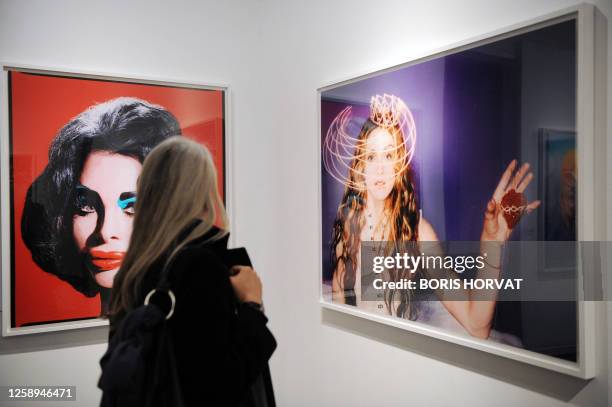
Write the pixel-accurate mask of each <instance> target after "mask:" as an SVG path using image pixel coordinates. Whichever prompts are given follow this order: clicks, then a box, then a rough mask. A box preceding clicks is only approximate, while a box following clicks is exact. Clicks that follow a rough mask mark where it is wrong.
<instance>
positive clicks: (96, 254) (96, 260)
mask: <svg viewBox="0 0 612 407" xmlns="http://www.w3.org/2000/svg"><path fill="white" fill-rule="evenodd" d="M124 256H125V252H104V251H102V250H92V251H91V263H92V264H93V265H94V266H96V268H97V269H98V270H100V271H109V270H113V269H116V268H119V267H120V266H121V262H122V261H123V257H124Z"/></svg>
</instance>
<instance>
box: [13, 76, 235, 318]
mask: <svg viewBox="0 0 612 407" xmlns="http://www.w3.org/2000/svg"><path fill="white" fill-rule="evenodd" d="M7 75H8V96H9V97H8V104H9V126H8V127H9V166H10V171H9V177H10V183H9V191H10V236H11V245H10V257H11V262H10V265H11V269H10V276H11V278H10V294H11V296H10V297H11V310H10V311H11V324H10V326H11V328H21V327H28V326H30V327H32V326H39V325H44V326H48V324H51V323H57V322H66V321H74V320H84V319H90V318H97V317H99V316H100V315H102V314H103V313H104V310H105V307H106V305H107V304H108V301H109V298H110V291H111V288H112V283H113V277H114V275H115V274H116V272H117V270H118V269H119V267H120V265H121V261H122V259H123V256H124V255H125V252H126V250H127V247H128V242H129V238H130V235H131V230H132V229H131V228H132V217H133V215H134V203H135V202H136V199H137V196H136V181H137V179H138V176H139V174H140V170H141V168H142V163H143V161H144V159H145V157H146V155H147V154H148V153H149V152H150V151H151V150H152V149H153V148H154V147H155V146H156V145H157V144H159V143H161V142H162V141H164V140H165V139H167V138H169V137H172V136H184V137H189V138H191V139H194V140H197V141H198V142H200V143H202V144H203V145H205V146H206V147H208V149H209V150H210V152H211V154H212V156H213V159H214V161H215V165H216V168H217V174H218V178H219V179H218V185H219V189H220V191H219V192H220V193H221V196H222V197H224V196H225V194H224V192H225V187H224V186H225V180H224V178H225V171H224V169H225V142H224V140H225V108H224V106H225V90H224V89H208V88H207V89H204V88H201V87H194V86H187V85H185V86H181V85H176V84H172V85H170V84H168V85H165V84H163V83H137V82H128V81H125V80H115V79H105V78H100V77H96V78H91V77H81V76H78V75H74V76H66V75H65V74H61V75H60V74H57V75H55V74H50V73H49V72H42V71H41V72H38V73H37V72H25V71H19V70H8V72H7ZM4 227H5V228H6V227H7V225H4ZM5 236H6V234H5ZM5 255H6V254H5ZM5 264H6V263H5ZM4 272H8V271H7V270H4ZM6 311H8V310H6Z"/></svg>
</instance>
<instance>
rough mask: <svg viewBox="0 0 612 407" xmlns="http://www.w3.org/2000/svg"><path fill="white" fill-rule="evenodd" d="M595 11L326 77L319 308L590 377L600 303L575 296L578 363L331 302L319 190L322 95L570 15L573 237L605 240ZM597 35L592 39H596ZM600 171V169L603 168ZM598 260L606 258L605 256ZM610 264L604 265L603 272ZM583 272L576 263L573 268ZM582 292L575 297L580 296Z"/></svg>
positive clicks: (600, 49)
mask: <svg viewBox="0 0 612 407" xmlns="http://www.w3.org/2000/svg"><path fill="white" fill-rule="evenodd" d="M598 13H599V12H598V10H597V9H596V8H595V7H594V6H592V5H588V4H580V5H577V6H573V7H569V8H566V9H562V10H559V11H556V12H553V13H549V14H546V15H543V16H539V17H536V18H534V19H531V20H529V21H525V22H522V23H519V24H515V25H512V26H509V27H505V28H502V29H500V30H496V31H494V32H491V33H488V34H484V35H481V36H478V37H475V38H472V39H469V40H466V41H461V42H459V43H456V44H452V45H449V46H447V47H444V48H442V49H437V50H434V51H431V52H427V53H426V54H424V55H420V56H418V57H416V58H414V59H411V60H410V61H406V62H405V63H402V64H399V65H396V66H392V67H388V68H384V69H380V70H377V71H375V72H366V73H362V74H359V75H352V76H351V77H349V78H344V79H340V80H337V81H333V82H331V83H327V84H325V85H323V86H321V87H319V88H318V89H317V116H318V117H317V118H318V138H317V143H318V150H317V153H318V161H317V163H316V165H317V174H318V177H319V179H318V205H319V208H318V213H319V217H320V218H319V226H318V227H319V230H318V239H319V240H318V243H319V245H318V250H319V260H320V261H319V273H318V276H317V278H318V284H319V287H320V292H319V303H320V306H321V307H322V308H324V309H328V310H333V311H337V312H341V313H345V314H350V315H353V316H356V317H359V318H364V319H367V320H370V321H374V322H378V323H381V324H384V325H389V326H393V327H396V328H400V329H404V330H407V331H411V332H415V333H419V334H422V335H427V336H429V337H432V338H437V339H440V340H444V341H448V342H451V343H454V344H457V345H461V346H466V347H469V348H473V349H477V350H481V351H483V352H488V353H491V354H494V355H498V356H501V357H505V358H509V359H513V360H516V361H520V362H524V363H526V364H530V365H534V366H538V367H541V368H545V369H549V370H552V371H555V372H559V373H563V374H567V375H570V376H574V377H578V378H581V379H591V378H593V377H594V376H595V372H596V366H595V364H596V353H595V349H596V346H595V338H594V335H593V332H594V327H595V318H596V307H597V302H595V301H578V304H577V317H578V321H577V336H576V338H577V355H578V356H577V361H576V362H571V361H567V360H562V359H559V358H556V357H552V356H548V355H544V354H540V353H537V352H534V351H529V350H525V349H521V348H518V347H514V346H510V345H505V344H499V343H492V342H490V341H487V340H481V339H477V338H474V337H470V336H468V335H457V334H455V333H452V332H449V331H446V330H443V329H439V328H436V327H433V326H429V325H427V324H424V323H420V322H417V321H410V320H406V319H399V318H395V317H391V316H385V315H383V314H378V313H371V312H367V311H364V310H362V309H359V308H357V307H354V306H350V305H344V304H339V303H334V302H332V301H330V300H329V298H330V294H329V291H328V290H329V287H326V286H325V285H324V284H323V281H324V274H323V273H324V271H323V265H322V262H323V250H322V247H323V244H324V243H325V242H324V240H323V236H327V234H325V235H324V234H323V226H322V225H323V201H322V199H323V194H322V175H323V171H324V168H323V162H322V159H321V157H322V154H321V152H322V144H321V140H322V137H323V135H322V134H321V133H322V124H321V123H322V117H321V101H322V93H323V92H326V91H329V90H332V89H335V88H338V87H341V86H344V85H348V84H352V83H355V82H358V81H362V80H365V79H368V78H373V77H376V76H379V75H382V74H386V73H390V72H394V71H396V70H399V69H401V68H405V67H408V66H412V65H416V64H419V63H422V62H426V61H429V60H433V59H436V58H440V57H443V56H446V55H451V54H454V53H457V52H461V51H464V50H468V49H471V48H474V47H477V46H481V45H485V44H490V43H492V42H495V41H499V40H503V39H506V38H510V37H513V36H516V35H520V34H523V33H526V32H530V31H533V30H536V29H538V28H542V27H547V26H550V25H552V24H555V23H559V22H563V21H568V20H575V21H576V60H577V64H576V132H577V134H578V136H577V154H578V163H579V167H578V184H579V185H580V188H579V189H578V193H577V207H578V213H577V219H578V226H577V239H576V240H577V241H597V240H601V241H603V240H606V235H605V233H606V232H605V222H601V221H598V220H597V219H596V214H597V213H606V207H605V199H606V196H605V191H606V185H605V168H606V167H605V166H606V162H605V148H602V146H605V121H606V112H605V106H606V104H605V97H606V96H605V87H603V88H602V86H601V82H603V83H605V75H606V71H605V68H604V69H602V67H605V63H606V61H605V59H604V56H605V41H606V39H605V37H606V35H605V32H604V29H603V27H604V24H603V23H602V22H601V21H600V20H599V18H600V16H599V14H598ZM596 37H597V45H596ZM355 102H356V103H362V104H364V103H368V100H359V101H355ZM602 169H604V170H602ZM602 261H605V260H603V259H602ZM607 267H608V266H607V265H606V264H604V263H602V268H603V270H606V269H607ZM578 274H579V275H582V273H581V271H580V262H579V266H578ZM582 283H583V282H582V281H581V280H580V279H579V291H580V290H582V288H583V287H582ZM579 297H580V295H579Z"/></svg>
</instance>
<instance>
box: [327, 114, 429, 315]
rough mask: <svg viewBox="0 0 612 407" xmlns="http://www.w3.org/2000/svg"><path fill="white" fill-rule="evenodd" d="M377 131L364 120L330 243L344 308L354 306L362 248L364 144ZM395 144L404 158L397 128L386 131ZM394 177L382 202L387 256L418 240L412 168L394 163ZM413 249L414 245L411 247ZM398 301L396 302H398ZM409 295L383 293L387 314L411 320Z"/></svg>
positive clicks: (394, 274) (397, 275)
mask: <svg viewBox="0 0 612 407" xmlns="http://www.w3.org/2000/svg"><path fill="white" fill-rule="evenodd" d="M377 128H379V126H378V125H376V124H375V123H374V122H373V121H372V120H370V119H367V120H366V122H365V123H364V124H363V126H362V128H361V131H360V132H359V135H358V137H357V142H356V145H355V153H354V156H353V157H354V158H353V160H352V161H351V165H350V169H349V182H347V183H346V187H345V189H344V194H343V197H342V201H341V203H340V206H339V207H338V213H337V215H336V220H335V222H334V226H333V230H332V240H331V257H332V267H333V270H334V274H335V273H337V272H339V270H340V269H343V272H342V275H339V276H338V280H339V281H341V282H342V285H341V286H342V288H343V290H344V298H345V302H346V303H347V304H352V305H355V300H356V299H355V296H354V293H353V290H354V288H355V279H356V274H357V273H356V267H357V264H358V259H357V253H358V252H359V249H360V246H361V231H362V229H363V227H364V225H365V214H364V209H365V207H366V198H367V195H366V194H367V192H366V188H365V180H364V177H363V175H362V174H363V172H364V167H365V164H364V160H363V158H362V157H364V156H365V154H366V142H367V140H368V137H369V136H370V134H371V133H372V132H373V131H374V130H375V129H377ZM387 131H388V132H389V134H391V136H392V137H393V140H394V143H395V154H396V156H397V157H406V150H405V143H404V136H403V133H402V130H401V128H400V127H399V126H394V127H390V128H388V129H387ZM395 170H396V176H395V180H394V185H393V189H392V190H391V193H390V194H389V196H388V197H387V198H386V200H385V209H384V213H385V216H388V218H389V221H390V222H389V223H388V225H389V235H388V237H387V238H388V239H389V241H388V243H387V247H386V248H385V252H386V253H387V254H390V253H392V252H393V251H394V250H397V248H398V245H401V243H402V242H406V241H416V240H417V238H418V224H419V210H418V202H417V194H416V191H415V188H414V185H413V181H412V178H413V175H412V168H411V166H407V167H406V163H405V162H401V161H399V160H398V161H396V163H395ZM412 246H414V245H412ZM413 277H414V274H413V273H412V274H411V273H410V272H407V271H405V270H401V271H397V270H391V271H390V276H389V278H390V279H391V281H399V280H400V279H402V278H413ZM398 297H399V298H398ZM410 299H411V298H410V293H409V292H408V291H406V290H385V303H386V305H387V311H388V312H389V313H390V314H395V315H397V316H399V317H402V318H403V317H406V316H407V317H409V318H411V319H414V316H413V315H411V312H414V310H413V309H412V308H411V307H410Z"/></svg>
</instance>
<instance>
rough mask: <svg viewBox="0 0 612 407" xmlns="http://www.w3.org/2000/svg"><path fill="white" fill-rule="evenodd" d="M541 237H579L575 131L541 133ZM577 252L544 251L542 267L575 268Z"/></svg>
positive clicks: (548, 271)
mask: <svg viewBox="0 0 612 407" xmlns="http://www.w3.org/2000/svg"><path fill="white" fill-rule="evenodd" d="M538 137H539V140H538V148H539V155H540V158H539V163H540V165H541V169H540V171H539V176H538V196H541V197H542V198H543V199H542V202H543V205H542V208H541V210H540V211H539V212H538V222H539V224H538V240H540V241H572V240H576V175H577V174H576V132H574V131H562V130H553V129H540V130H539V133H538ZM575 263H576V258H575V255H574V253H558V252H556V251H548V252H547V251H545V250H544V251H543V252H542V265H541V271H542V272H544V273H551V272H570V273H571V272H572V271H573V270H575V267H576V264H575Z"/></svg>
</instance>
